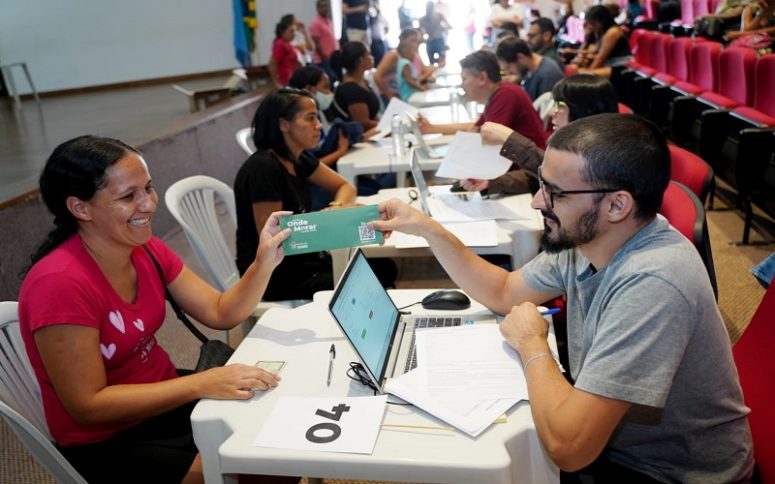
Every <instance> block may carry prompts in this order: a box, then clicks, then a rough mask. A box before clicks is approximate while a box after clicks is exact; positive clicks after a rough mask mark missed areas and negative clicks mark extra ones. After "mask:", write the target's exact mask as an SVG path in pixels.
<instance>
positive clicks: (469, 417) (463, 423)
mask: <svg viewBox="0 0 775 484" xmlns="http://www.w3.org/2000/svg"><path fill="white" fill-rule="evenodd" d="M420 380H421V378H420V373H419V368H416V369H414V370H412V371H410V372H407V373H404V374H403V375H401V376H400V377H398V378H394V379H391V380H388V382H387V385H386V387H385V389H386V390H387V391H388V392H389V393H392V394H393V395H395V396H397V397H399V398H402V399H404V400H406V401H407V402H410V403H412V404H414V405H415V406H416V407H418V408H421V409H423V410H425V411H426V412H428V413H429V414H431V415H433V416H434V417H436V418H439V419H441V420H443V421H445V422H447V423H448V424H450V425H452V426H453V427H455V428H457V429H460V430H462V431H463V432H465V433H467V434H468V435H470V436H472V437H476V436H477V435H479V434H481V433H482V432H483V431H484V430H485V429H487V427H489V426H490V424H492V423H493V422H494V421H495V420H496V419H497V418H498V417H500V416H501V415H503V414H504V413H505V412H506V411H508V409H510V408H511V407H512V406H513V405H514V404H516V403H517V400H516V399H500V400H480V401H472V400H468V401H460V400H446V401H445V400H438V399H434V398H432V397H431V396H430V395H428V393H427V389H426V388H424V387H423V386H422V383H421V381H420Z"/></svg>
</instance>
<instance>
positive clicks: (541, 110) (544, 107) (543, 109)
mask: <svg viewBox="0 0 775 484" xmlns="http://www.w3.org/2000/svg"><path fill="white" fill-rule="evenodd" d="M533 109H535V110H536V111H537V112H538V117H540V118H541V121H542V122H543V123H544V129H548V128H549V126H550V123H551V121H552V111H554V97H552V91H546V92H545V93H543V94H541V95H540V96H538V97H537V98H536V100H535V101H533Z"/></svg>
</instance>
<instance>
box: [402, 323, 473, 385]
mask: <svg viewBox="0 0 775 484" xmlns="http://www.w3.org/2000/svg"><path fill="white" fill-rule="evenodd" d="M461 324H463V318H447V317H439V318H432V317H428V318H417V319H416V320H415V328H449V327H452V326H460V325H461ZM414 341H415V335H414V333H412V342H411V343H410V344H409V357H408V358H407V359H406V367H405V368H404V372H407V371H409V370H414V369H415V368H417V348H416V347H415V345H414Z"/></svg>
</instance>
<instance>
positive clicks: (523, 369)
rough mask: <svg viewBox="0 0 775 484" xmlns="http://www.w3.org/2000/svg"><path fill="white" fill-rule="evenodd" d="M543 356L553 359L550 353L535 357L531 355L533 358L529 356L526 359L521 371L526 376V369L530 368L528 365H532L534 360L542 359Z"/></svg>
mask: <svg viewBox="0 0 775 484" xmlns="http://www.w3.org/2000/svg"><path fill="white" fill-rule="evenodd" d="M545 356H548V357H549V358H554V357H553V356H552V354H551V353H547V352H543V353H538V354H537V355H533V356H531V357H530V358H528V359H527V361H526V362H525V366H523V367H522V371H524V372H525V374H526V375H527V367H528V366H530V364H531V363H533V362H534V361H535V360H537V359H539V358H543V357H545Z"/></svg>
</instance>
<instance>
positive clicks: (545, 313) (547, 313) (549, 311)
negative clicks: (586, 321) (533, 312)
mask: <svg viewBox="0 0 775 484" xmlns="http://www.w3.org/2000/svg"><path fill="white" fill-rule="evenodd" d="M560 311H562V310H561V309H560V308H552V309H547V310H545V311H541V316H550V315H552V314H557V313H559V312H560Z"/></svg>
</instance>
